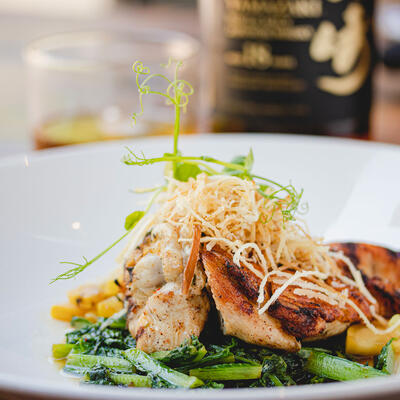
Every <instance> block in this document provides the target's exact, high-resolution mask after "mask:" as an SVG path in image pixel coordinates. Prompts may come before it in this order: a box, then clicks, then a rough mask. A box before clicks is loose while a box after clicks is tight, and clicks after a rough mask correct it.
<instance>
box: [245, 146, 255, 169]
mask: <svg viewBox="0 0 400 400" xmlns="http://www.w3.org/2000/svg"><path fill="white" fill-rule="evenodd" d="M253 164H254V154H253V150H252V149H251V148H250V151H249V154H247V156H246V158H245V159H244V166H245V167H246V169H247V171H248V172H249V173H250V172H251V169H252V168H253Z"/></svg>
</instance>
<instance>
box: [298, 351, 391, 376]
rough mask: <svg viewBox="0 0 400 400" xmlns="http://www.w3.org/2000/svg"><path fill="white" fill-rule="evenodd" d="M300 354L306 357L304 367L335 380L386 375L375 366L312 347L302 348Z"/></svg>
mask: <svg viewBox="0 0 400 400" xmlns="http://www.w3.org/2000/svg"><path fill="white" fill-rule="evenodd" d="M300 354H301V355H302V356H303V357H304V358H305V359H306V363H305V365H304V368H305V369H306V370H307V371H309V372H311V373H313V374H315V375H317V376H320V377H322V378H327V379H332V380H335V381H351V380H356V379H365V378H377V377H381V376H387V375H388V374H387V373H385V372H383V371H380V370H378V369H376V368H372V367H369V366H366V365H362V364H359V363H356V362H354V361H350V360H347V359H346V358H340V357H336V356H332V355H330V354H327V353H325V352H322V351H318V350H314V349H302V350H301V351H300Z"/></svg>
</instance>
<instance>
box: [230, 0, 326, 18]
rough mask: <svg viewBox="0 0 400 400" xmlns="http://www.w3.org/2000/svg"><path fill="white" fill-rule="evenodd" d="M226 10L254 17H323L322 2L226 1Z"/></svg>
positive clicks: (313, 0)
mask: <svg viewBox="0 0 400 400" xmlns="http://www.w3.org/2000/svg"><path fill="white" fill-rule="evenodd" d="M225 8H226V10H227V11H237V12H240V13H248V14H253V15H260V14H268V15H275V16H276V15H280V16H291V17H295V18H318V17H320V16H321V15H322V0H269V1H265V0H225Z"/></svg>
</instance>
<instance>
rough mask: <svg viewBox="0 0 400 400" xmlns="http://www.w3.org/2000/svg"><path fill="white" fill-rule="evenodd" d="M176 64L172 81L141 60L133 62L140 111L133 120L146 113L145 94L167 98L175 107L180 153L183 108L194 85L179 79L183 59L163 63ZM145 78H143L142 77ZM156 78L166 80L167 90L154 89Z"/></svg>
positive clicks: (175, 132) (175, 146) (134, 115)
mask: <svg viewBox="0 0 400 400" xmlns="http://www.w3.org/2000/svg"><path fill="white" fill-rule="evenodd" d="M173 64H175V70H174V79H173V80H172V81H171V80H170V79H168V78H167V77H166V76H165V75H162V74H152V73H150V69H149V68H148V67H145V66H144V65H143V63H142V62H141V61H136V62H135V63H134V64H133V67H132V68H133V71H134V72H135V73H136V85H137V88H138V91H139V104H140V112H138V113H134V114H133V120H134V121H135V122H136V120H137V118H138V117H139V116H141V115H142V114H143V113H144V108H143V96H144V95H147V94H156V95H159V96H162V97H164V98H165V99H166V101H167V104H172V105H173V106H174V108H175V121H174V146H173V155H175V156H176V155H178V154H179V150H178V140H179V133H180V121H181V110H183V111H184V112H185V111H186V107H187V105H188V103H189V96H191V95H192V94H193V93H194V89H193V86H192V85H191V84H190V83H189V82H188V81H186V80H184V79H178V72H179V69H180V68H181V67H182V61H174V60H173V59H172V58H170V59H169V61H168V64H166V65H163V66H164V67H165V68H169V67H170V66H171V65H173ZM141 78H143V79H141ZM155 78H159V79H161V80H164V81H165V82H166V83H167V84H168V85H167V88H166V89H165V92H160V91H158V90H153V89H152V88H151V86H150V83H151V81H152V80H154V79H155ZM172 166H173V171H174V172H175V170H176V161H172Z"/></svg>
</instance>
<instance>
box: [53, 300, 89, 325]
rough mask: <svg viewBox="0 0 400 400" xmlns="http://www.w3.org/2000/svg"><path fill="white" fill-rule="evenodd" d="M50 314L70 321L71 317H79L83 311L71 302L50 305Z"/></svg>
mask: <svg viewBox="0 0 400 400" xmlns="http://www.w3.org/2000/svg"><path fill="white" fill-rule="evenodd" d="M50 315H51V316H52V317H53V318H54V319H58V320H60V321H66V322H70V321H71V319H72V317H81V316H82V315H83V311H82V310H81V309H80V308H78V307H77V306H75V305H73V304H69V303H66V304H56V305H54V306H52V307H51V310H50Z"/></svg>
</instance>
